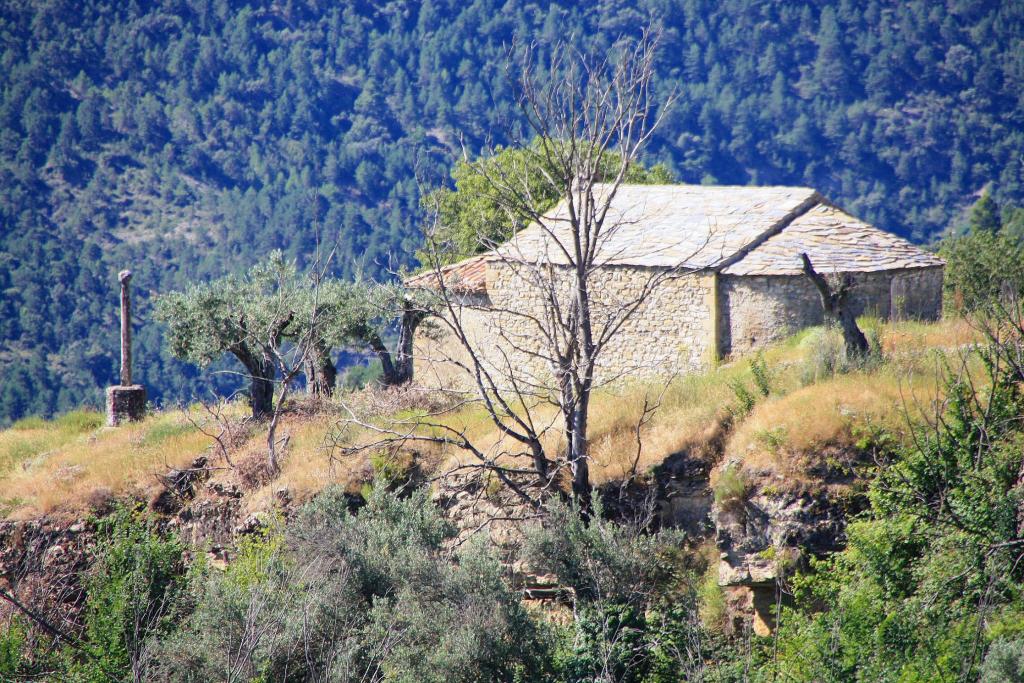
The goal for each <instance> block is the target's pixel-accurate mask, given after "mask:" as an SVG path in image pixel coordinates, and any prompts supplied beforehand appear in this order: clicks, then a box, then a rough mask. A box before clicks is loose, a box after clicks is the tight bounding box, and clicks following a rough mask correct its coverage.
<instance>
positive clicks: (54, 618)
mask: <svg viewBox="0 0 1024 683" xmlns="http://www.w3.org/2000/svg"><path fill="white" fill-rule="evenodd" d="M95 546H96V537H95V530H94V529H93V527H92V526H91V525H90V524H89V523H87V522H84V521H78V522H71V521H62V520H45V519H44V520H32V521H16V522H0V589H2V590H3V591H4V592H5V593H8V594H12V595H16V596H17V599H18V600H19V601H20V602H21V603H22V604H23V605H25V606H26V607H28V608H29V609H31V610H32V611H33V612H35V613H37V614H42V615H45V616H46V618H47V619H48V620H49V621H50V623H52V624H54V625H56V626H58V627H62V628H65V630H70V629H68V628H67V627H68V626H73V624H74V622H75V616H76V615H77V613H78V611H79V610H80V609H81V607H82V604H83V602H84V599H85V592H84V589H83V587H82V583H81V582H82V577H83V575H84V572H85V570H86V569H88V567H89V565H90V564H91V562H92V561H93V558H94V555H95V552H94V551H95ZM12 609H14V607H13V606H12V605H11V604H10V603H8V602H2V603H0V622H3V623H6V622H5V621H4V618H6V617H7V615H8V614H9V612H10V610H12Z"/></svg>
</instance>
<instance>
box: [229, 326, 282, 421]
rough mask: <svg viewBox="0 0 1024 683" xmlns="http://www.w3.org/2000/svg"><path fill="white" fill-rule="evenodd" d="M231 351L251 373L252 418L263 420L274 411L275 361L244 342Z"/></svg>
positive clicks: (250, 402) (250, 399)
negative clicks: (255, 352) (252, 349)
mask: <svg viewBox="0 0 1024 683" xmlns="http://www.w3.org/2000/svg"><path fill="white" fill-rule="evenodd" d="M230 351H231V353H233V354H234V355H235V357H236V358H237V359H238V360H239V361H240V362H241V363H242V365H243V366H244V367H245V369H246V371H247V372H248V373H249V405H250V407H251V408H252V418H253V419H254V420H256V421H258V422H263V421H264V420H266V419H268V418H269V417H270V416H271V415H272V414H273V412H274V374H275V373H274V363H273V362H272V361H271V360H270V359H269V358H267V357H265V356H259V355H256V354H254V353H253V352H252V351H251V350H250V349H249V347H248V346H245V345H244V344H241V345H237V346H235V347H233V348H231V349H230Z"/></svg>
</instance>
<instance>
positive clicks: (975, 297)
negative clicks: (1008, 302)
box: [939, 231, 1024, 313]
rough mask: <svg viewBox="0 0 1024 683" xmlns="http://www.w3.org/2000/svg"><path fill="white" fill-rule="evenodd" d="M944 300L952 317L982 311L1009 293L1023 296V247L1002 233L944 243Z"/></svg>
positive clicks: (941, 252) (990, 233)
mask: <svg viewBox="0 0 1024 683" xmlns="http://www.w3.org/2000/svg"><path fill="white" fill-rule="evenodd" d="M939 254H940V255H941V256H942V257H943V258H944V259H946V269H945V281H944V283H945V284H944V288H945V297H944V301H945V304H946V306H947V308H948V309H950V310H951V311H952V312H955V313H970V312H973V311H977V310H983V309H985V308H987V307H989V306H991V305H992V304H993V303H994V302H996V301H998V300H999V298H1000V297H1001V296H1004V295H1005V294H1007V293H1012V294H1015V295H1017V296H1020V295H1021V294H1024V245H1022V244H1021V243H1020V242H1019V241H1018V240H1017V239H1016V238H1015V237H1014V236H1011V235H1009V234H1004V233H1003V232H996V233H993V232H989V231H980V232H976V233H972V234H969V235H965V236H962V237H955V238H952V239H947V240H946V241H945V242H943V244H942V247H941V249H940V250H939Z"/></svg>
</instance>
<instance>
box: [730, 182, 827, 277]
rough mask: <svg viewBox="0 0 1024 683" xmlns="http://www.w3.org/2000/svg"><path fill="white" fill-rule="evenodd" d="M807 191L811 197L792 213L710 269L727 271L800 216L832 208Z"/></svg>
mask: <svg viewBox="0 0 1024 683" xmlns="http://www.w3.org/2000/svg"><path fill="white" fill-rule="evenodd" d="M807 189H810V190H811V196H810V197H808V198H807V199H805V200H804V201H802V202H800V203H799V204H797V205H796V206H795V207H793V210H792V211H790V212H789V213H787V214H786V215H785V216H783V217H782V218H780V219H779V220H777V221H776V222H775V223H774V224H773V225H772V226H771V227H769V228H768V229H767V230H765V231H764V232H762V233H761V234H760V235H758V236H757V237H755V238H754V239H752V240H750V241H749V242H747V243H746V244H745V245H743V246H742V247H740V248H739V249H737V250H736V251H735V252H734V253H733V254H732V256H728V257H726V258H723V259H722V260H720V261H719V262H718V263H716V264H714V265H712V266H711V267H710V269H711V270H713V271H715V272H721V271H723V270H725V269H726V268H728V267H729V266H731V265H733V264H734V263H737V262H738V261H742V260H743V259H744V258H746V256H747V255H748V254H749V253H750V252H752V251H754V250H755V249H757V248H758V247H760V246H761V245H762V244H764V243H765V242H767V241H768V240H769V239H770V238H772V237H774V236H775V235H778V234H779V233H780V232H782V231H783V230H785V229H786V227H787V226H788V225H789V224H790V223H792V222H793V221H795V220H796V219H797V218H799V217H800V216H803V215H804V214H805V213H807V212H808V211H810V210H811V209H813V208H814V207H816V206H820V205H822V204H825V205H828V206H831V204H830V203H829V201H828V199H826V198H825V197H824V196H823V195H822V194H821V193H820V192H818V191H817V190H814V189H811V188H807Z"/></svg>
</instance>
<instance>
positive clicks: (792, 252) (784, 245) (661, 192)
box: [406, 185, 943, 293]
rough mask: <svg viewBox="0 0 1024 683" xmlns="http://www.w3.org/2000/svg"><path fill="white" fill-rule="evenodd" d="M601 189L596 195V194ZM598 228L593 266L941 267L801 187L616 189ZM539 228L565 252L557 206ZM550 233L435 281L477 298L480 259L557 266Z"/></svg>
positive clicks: (426, 276)
mask: <svg viewBox="0 0 1024 683" xmlns="http://www.w3.org/2000/svg"><path fill="white" fill-rule="evenodd" d="M609 190H610V187H609V186H598V187H597V188H596V192H597V193H598V194H600V193H601V192H605V191H609ZM605 224H606V226H609V227H608V229H607V232H606V234H605V235H604V236H603V242H602V244H601V248H600V249H599V252H598V263H599V264H600V265H630V266H647V267H667V268H675V267H682V268H685V269H695V270H700V269H714V270H719V271H720V272H722V273H725V274H727V275H798V274H800V273H801V272H802V271H801V264H800V254H801V253H803V252H806V253H807V255H808V256H809V257H810V259H811V261H812V263H814V266H815V268H816V269H817V270H818V271H819V272H872V271H879V270H894V269H903V268H926V267H933V266H941V265H943V261H942V260H941V259H940V258H938V257H937V256H935V255H934V254H930V253H928V252H926V251H924V250H923V249H920V248H919V247H916V246H914V245H913V244H911V243H910V242H908V241H906V240H904V239H901V238H899V237H897V236H895V235H892V234H890V233H887V232H884V231H882V230H879V229H878V228H875V227H873V226H871V225H869V224H867V223H865V222H864V221H861V220H859V219H857V218H854V217H853V216H850V215H849V214H847V213H844V212H843V211H842V210H841V209H839V208H837V207H835V206H833V205H832V204H830V203H829V202H828V200H826V199H825V198H824V197H822V196H821V195H820V194H818V193H817V192H815V191H814V190H813V189H810V188H806V187H746V186H724V185H717V186H705V185H622V186H620V187H619V189H618V192H616V195H615V197H614V199H613V200H612V203H611V207H610V208H609V212H608V218H607V220H606V223H605ZM545 225H546V227H547V229H548V230H550V233H552V234H553V235H554V236H555V237H557V238H558V241H561V242H562V243H564V244H571V240H569V239H568V235H569V233H568V230H569V229H570V227H569V223H568V220H567V207H566V203H565V202H564V201H563V202H560V203H559V204H558V205H557V206H555V208H554V209H552V210H551V211H550V212H549V214H548V216H547V219H546V221H545ZM552 234H549V232H547V231H545V230H544V229H542V228H541V227H540V226H539V225H537V224H533V225H531V226H529V227H527V228H526V229H524V230H522V231H521V232H519V234H517V235H516V236H515V237H513V238H512V239H511V240H509V241H508V242H506V243H505V244H503V245H501V246H500V247H498V249H497V253H493V252H491V253H487V254H481V255H479V256H474V257H472V258H469V259H466V260H464V261H460V262H459V263H455V264H453V265H450V266H446V267H445V268H444V269H442V272H443V273H444V277H445V279H446V281H447V283H448V286H449V287H450V288H452V290H454V291H456V292H461V293H482V292H485V291H486V286H487V283H486V273H487V261H488V260H491V259H497V258H506V259H512V260H521V261H525V262H530V263H533V262H537V261H540V262H553V263H563V264H564V263H566V262H567V259H566V258H565V255H564V254H563V253H561V251H560V249H559V248H558V247H557V242H556V240H555V239H554V238H553V237H552ZM435 277H436V276H435V274H434V273H423V274H421V275H417V276H416V277H413V278H410V279H409V280H407V281H406V284H408V285H410V286H413V287H415V286H420V287H433V286H434V285H435V284H436V280H435ZM448 278H451V279H450V280H449V279H448Z"/></svg>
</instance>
